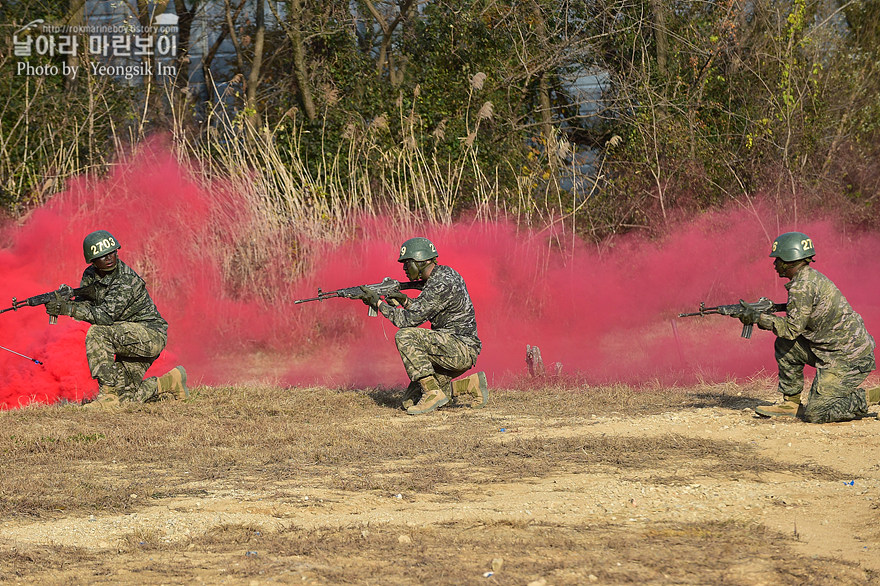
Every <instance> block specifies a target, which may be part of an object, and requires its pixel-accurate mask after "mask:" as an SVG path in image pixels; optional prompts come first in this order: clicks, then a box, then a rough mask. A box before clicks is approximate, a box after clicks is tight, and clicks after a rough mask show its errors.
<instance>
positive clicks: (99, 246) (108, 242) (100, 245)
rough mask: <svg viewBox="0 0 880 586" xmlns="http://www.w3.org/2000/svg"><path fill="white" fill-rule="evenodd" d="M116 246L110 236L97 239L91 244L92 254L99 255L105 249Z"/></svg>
mask: <svg viewBox="0 0 880 586" xmlns="http://www.w3.org/2000/svg"><path fill="white" fill-rule="evenodd" d="M114 246H116V241H115V240H113V239H112V238H104V239H103V240H99V241H98V242H96V243H94V244H92V254H93V255H97V256H101V254H100V253H101V252H102V251H104V250H107V249H108V248H112V247H114Z"/></svg>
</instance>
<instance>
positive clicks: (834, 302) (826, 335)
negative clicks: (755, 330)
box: [758, 266, 874, 367]
mask: <svg viewBox="0 0 880 586" xmlns="http://www.w3.org/2000/svg"><path fill="white" fill-rule="evenodd" d="M785 288H786V289H788V303H787V305H786V313H787V315H785V316H778V315H769V314H762V315H761V316H760V317H759V318H758V327H759V328H761V329H764V330H773V333H774V334H776V335H777V336H778V337H780V338H785V339H786V340H794V339H795V338H797V337H798V336H803V337H804V338H806V339H807V340H808V341H809V343H810V348H811V350H812V351H813V353H814V354H815V355H816V358H818V359H819V361H820V365H817V366H822V367H828V366H837V365H840V364H841V363H851V362H854V361H856V360H858V359H860V358H864V357H866V356H868V355H869V354H871V352H872V351H873V349H874V338H873V337H872V336H871V334H869V333H868V330H866V329H865V322H864V321H862V316H860V315H859V314H858V313H856V312H855V311H854V310H853V308H852V307H851V306H850V304H849V302H848V301H847V300H846V298H845V297H844V296H843V294H842V293H841V292H840V289H838V288H837V286H836V285H835V284H834V283H832V282H831V279H829V278H828V277H826V276H825V275H823V274H822V273H820V272H819V271H817V270H815V269H813V268H812V267H810V266H806V267H804V268H802V269H801V270H799V271H798V272H797V274H795V276H794V278H792V280H791V281H789V282H788V283H786V285H785Z"/></svg>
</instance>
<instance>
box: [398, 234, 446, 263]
mask: <svg viewBox="0 0 880 586" xmlns="http://www.w3.org/2000/svg"><path fill="white" fill-rule="evenodd" d="M432 258H437V249H436V248H434V244H433V243H432V242H431V241H430V240H428V239H427V238H422V237H421V236H419V237H417V238H410V239H409V240H407V241H406V242H404V243H403V245H402V246H401V247H400V258H398V259H397V262H406V261H408V260H414V261H423V260H431V259H432Z"/></svg>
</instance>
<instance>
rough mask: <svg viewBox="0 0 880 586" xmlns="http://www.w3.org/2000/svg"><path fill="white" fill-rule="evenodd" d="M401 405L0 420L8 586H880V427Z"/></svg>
mask: <svg viewBox="0 0 880 586" xmlns="http://www.w3.org/2000/svg"><path fill="white" fill-rule="evenodd" d="M531 386H532V387H534V385H531ZM400 394H401V390H400V389H391V390H387V389H367V390H330V389H325V388H310V389H281V388H277V387H269V386H247V387H245V386H242V387H228V388H207V387H203V388H199V389H196V391H195V392H194V393H193V396H192V397H191V398H190V399H189V400H188V401H186V402H184V403H178V404H172V403H165V404H151V405H142V406H127V407H124V408H122V409H121V410H119V411H116V412H91V411H86V410H83V409H80V408H78V407H75V406H52V407H31V408H26V409H22V410H18V411H9V412H3V413H2V414H0V429H2V432H0V452H2V459H0V515H2V517H0V518H2V522H0V531H2V532H0V580H2V581H3V582H21V583H40V584H62V583H63V584H86V583H88V584H92V583H112V584H120V583H122V584H133V583H157V584H159V583H161V584H184V583H186V584H189V583H198V582H204V583H228V584H249V585H250V584H264V583H265V584H271V583H296V584H522V585H527V584H531V585H532V586H538V585H550V584H591V583H596V584H617V583H646V584H722V583H723V584H804V583H812V584H866V583H878V584H880V421H877V420H876V419H873V418H867V419H863V420H860V421H856V422H850V423H845V424H832V425H825V426H816V425H809V424H805V423H802V422H799V421H795V420H784V421H779V420H767V419H761V418H756V417H755V416H754V415H753V414H752V412H751V408H752V407H754V406H755V405H758V404H762V403H765V402H769V401H773V400H774V399H775V397H774V396H773V392H772V385H771V384H770V383H768V382H766V381H757V382H755V383H754V384H751V385H746V386H740V385H735V384H726V385H702V386H699V387H694V388H689V389H655V390H637V389H632V388H628V387H623V386H620V387H602V388H586V387H581V388H564V387H554V386H547V387H540V388H530V389H529V390H500V391H494V392H493V395H492V398H491V400H490V404H489V406H488V407H487V408H485V409H482V410H471V409H467V408H464V407H450V408H445V409H442V410H440V411H439V412H437V413H434V414H430V415H427V416H421V417H410V416H407V415H406V414H405V413H404V412H402V411H400V410H399V409H398V408H397V404H398V402H399V397H400ZM874 409H875V411H876V408H874Z"/></svg>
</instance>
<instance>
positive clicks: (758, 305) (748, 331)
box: [678, 297, 785, 338]
mask: <svg viewBox="0 0 880 586" xmlns="http://www.w3.org/2000/svg"><path fill="white" fill-rule="evenodd" d="M746 306H748V307H749V308H751V309H754V310H755V311H757V312H758V313H777V312H779V311H785V303H773V302H772V301H770V300H769V299H767V298H766V297H761V298H760V299H758V300H757V301H755V302H754V303H746ZM745 310H746V308H745V307H743V306H742V305H741V304H740V303H735V304H733V305H717V306H715V307H706V304H705V303H704V302H702V301H701V302H700V311H697V312H694V313H679V314H678V317H693V316H695V315H699V316H701V317H702V316H704V315H713V314H718V315H729V316H730V317H739V316H741V315H742V314H743V313H744V312H745ZM742 337H743V338H751V337H752V324H747V325H746V324H744V325H743V331H742Z"/></svg>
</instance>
